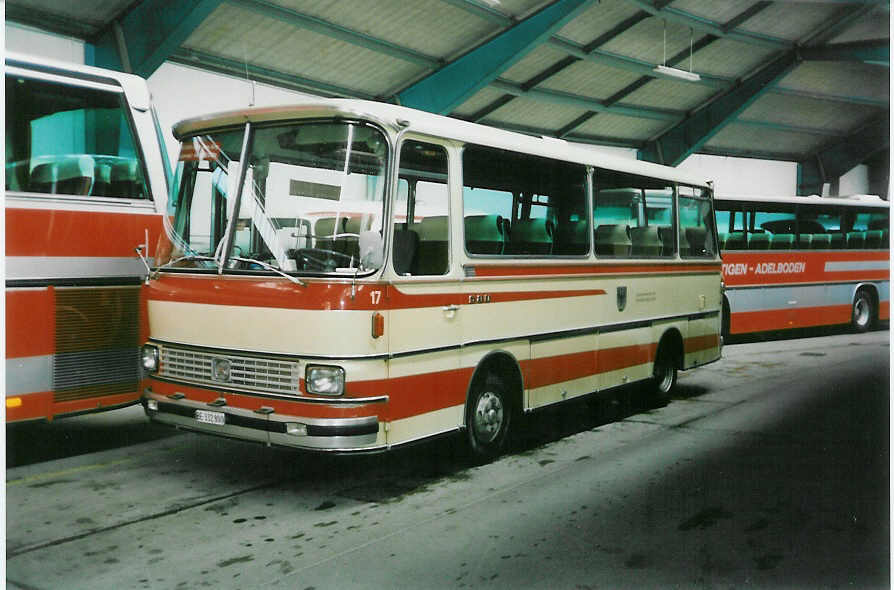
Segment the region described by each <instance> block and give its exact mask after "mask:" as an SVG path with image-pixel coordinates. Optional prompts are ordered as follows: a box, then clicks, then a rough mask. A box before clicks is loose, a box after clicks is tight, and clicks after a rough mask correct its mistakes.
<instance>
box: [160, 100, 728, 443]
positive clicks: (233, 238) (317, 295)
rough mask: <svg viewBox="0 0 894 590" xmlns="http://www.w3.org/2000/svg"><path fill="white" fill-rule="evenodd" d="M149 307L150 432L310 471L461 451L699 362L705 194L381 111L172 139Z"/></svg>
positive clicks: (262, 118)
mask: <svg viewBox="0 0 894 590" xmlns="http://www.w3.org/2000/svg"><path fill="white" fill-rule="evenodd" d="M175 135H176V136H177V137H178V138H179V139H180V141H181V142H182V144H181V149H180V156H179V165H178V168H177V171H176V173H175V181H174V185H175V186H174V188H173V190H172V194H171V199H170V203H171V209H170V211H169V215H170V216H171V224H170V225H171V227H172V232H173V233H172V236H171V241H172V244H173V247H174V250H173V251H172V252H171V253H170V255H169V256H168V257H167V258H168V259H167V262H164V263H163V264H160V266H159V267H158V268H157V269H156V272H155V273H154V274H153V280H152V281H151V283H150V285H149V287H148V313H149V325H150V339H149V342H148V343H147V345H146V346H144V348H143V366H144V369H145V370H146V371H147V374H148V378H147V380H146V381H145V393H144V400H143V401H144V406H145V408H146V412H147V414H148V416H149V417H150V418H151V419H152V420H155V421H158V422H162V423H166V424H171V425H174V426H177V427H180V428H184V429H189V430H196V431H201V432H205V433H211V434H217V435H222V436H228V437H235V438H240V439H245V440H251V441H257V442H261V443H266V444H272V445H284V446H289V447H298V448H302V449H314V450H321V451H338V452H354V451H373V450H384V449H389V448H391V447H394V446H397V445H403V444H406V443H410V442H413V441H417V440H420V439H424V438H428V437H432V436H435V435H440V434H446V433H452V432H457V431H461V432H463V433H464V436H465V437H467V439H468V442H469V444H470V446H471V449H472V451H473V453H474V455H475V456H477V457H479V458H481V459H487V458H491V457H494V456H495V455H497V454H498V453H499V452H500V450H501V449H502V447H503V445H504V442H505V440H506V437H507V433H508V432H509V430H510V428H511V427H512V426H513V425H514V424H515V423H516V420H515V418H516V417H517V416H519V415H520V414H521V413H523V412H532V411H535V410H538V409H540V408H545V407H548V406H551V405H553V404H557V403H561V402H564V401H566V400H572V399H579V398H581V397H582V396H587V395H592V394H598V393H599V392H604V391H607V390H610V389H612V388H615V387H618V386H621V385H624V384H627V383H633V382H639V381H641V382H650V383H652V384H653V385H654V387H655V391H656V392H657V395H659V396H668V395H669V394H670V392H671V389H672V388H673V386H674V384H675V381H676V377H677V371H678V370H682V369H690V368H692V367H697V366H699V365H704V364H706V363H710V362H712V361H715V360H717V359H718V358H719V356H720V347H721V339H720V322H721V320H720V311H721V298H722V293H721V289H722V283H721V261H720V257H719V252H718V249H717V247H716V231H715V227H714V213H713V208H712V207H713V206H712V195H711V188H710V186H709V185H708V184H706V183H704V182H702V181H700V180H698V179H695V178H692V177H690V176H686V175H684V174H681V173H679V172H677V171H675V170H673V169H671V168H667V167H662V166H658V165H653V164H647V163H643V162H637V161H634V160H623V159H614V158H607V157H604V156H602V155H600V154H599V153H597V152H596V151H593V150H590V149H587V148H583V147H579V146H578V147H575V146H572V145H570V144H567V143H566V142H563V141H557V140H549V139H543V138H534V137H529V136H525V135H520V134H515V133H511V132H506V131H500V130H496V129H493V128H490V127H486V126H482V125H477V124H472V123H468V122H464V121H459V120H455V119H450V118H446V117H442V116H438V115H433V114H429V113H424V112H419V111H415V110H411V109H407V108H403V107H399V106H395V105H388V104H379V103H372V102H363V101H352V100H332V101H323V102H320V103H315V104H302V105H298V106H290V107H277V108H256V109H249V110H241V111H238V112H230V113H223V114H218V115H212V116H207V117H203V118H197V119H191V120H187V121H183V122H181V123H179V124H178V125H176V126H175Z"/></svg>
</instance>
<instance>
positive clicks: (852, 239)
mask: <svg viewBox="0 0 894 590" xmlns="http://www.w3.org/2000/svg"><path fill="white" fill-rule="evenodd" d="M865 243H866V232H862V231H849V232H847V248H848V250H857V249H860V248H862V247H863V245H864V244H865Z"/></svg>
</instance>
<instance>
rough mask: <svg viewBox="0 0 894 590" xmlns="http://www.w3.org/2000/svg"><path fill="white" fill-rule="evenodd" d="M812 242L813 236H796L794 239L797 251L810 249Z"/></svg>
mask: <svg viewBox="0 0 894 590" xmlns="http://www.w3.org/2000/svg"><path fill="white" fill-rule="evenodd" d="M812 242H813V234H798V237H797V238H795V243H796V244H797V245H798V249H799V250H806V249H808V248H810V246H811V244H812Z"/></svg>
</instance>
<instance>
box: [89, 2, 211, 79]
mask: <svg viewBox="0 0 894 590" xmlns="http://www.w3.org/2000/svg"><path fill="white" fill-rule="evenodd" d="M221 2H222V0H144V1H143V2H138V3H135V4H133V5H132V6H131V8H130V9H129V10H128V11H127V12H126V13H124V14H123V15H122V16H121V17H120V18H118V19H115V20H114V21H112V22H111V23H109V24H108V25H107V26H106V27H105V28H104V29H103V30H102V31H100V32H99V33H98V34H97V35H96V36H95V37H94V38H92V39H89V40H88V43H87V44H86V46H85V48H84V53H85V61H86V62H87V63H88V64H89V65H95V66H99V67H104V68H110V69H115V70H121V71H128V72H133V73H135V74H138V75H140V76H143V77H144V78H148V77H149V76H150V75H152V73H153V72H154V71H155V70H156V69H158V68H159V66H161V64H162V63H164V61H165V60H166V59H167V58H168V56H169V55H171V54H172V53H173V52H174V51H176V50H177V48H179V47H180V45H181V44H182V43H183V42H184V41H185V40H186V39H187V38H188V37H189V35H190V34H192V32H193V31H194V30H195V29H196V28H197V27H198V26H199V25H200V24H202V22H203V21H204V20H205V19H206V18H207V17H208V15H209V14H211V12H212V11H214V9H215V8H217V7H218V6H219V5H220V4H221Z"/></svg>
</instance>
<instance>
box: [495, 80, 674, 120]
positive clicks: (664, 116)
mask: <svg viewBox="0 0 894 590" xmlns="http://www.w3.org/2000/svg"><path fill="white" fill-rule="evenodd" d="M490 85H491V87H492V88H496V89H497V90H502V91H503V92H505V93H507V94H512V95H514V96H522V97H526V98H531V99H534V100H538V101H540V102H548V103H553V104H559V105H564V106H573V107H578V108H583V109H586V110H589V111H594V112H598V113H611V114H614V115H621V116H624V117H638V118H640V119H654V120H657V121H679V120H680V118H681V117H682V116H683V113H682V112H681V111H672V110H667V109H652V108H647V107H624V106H618V105H607V104H605V103H604V102H603V101H600V100H596V99H594V98H587V97H584V96H580V95H577V94H570V93H568V92H559V91H557V90H548V89H546V88H531V89H527V90H526V89H525V88H523V87H522V86H520V85H518V84H514V83H512V82H509V81H507V80H494V81H493V82H491V84H490Z"/></svg>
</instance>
